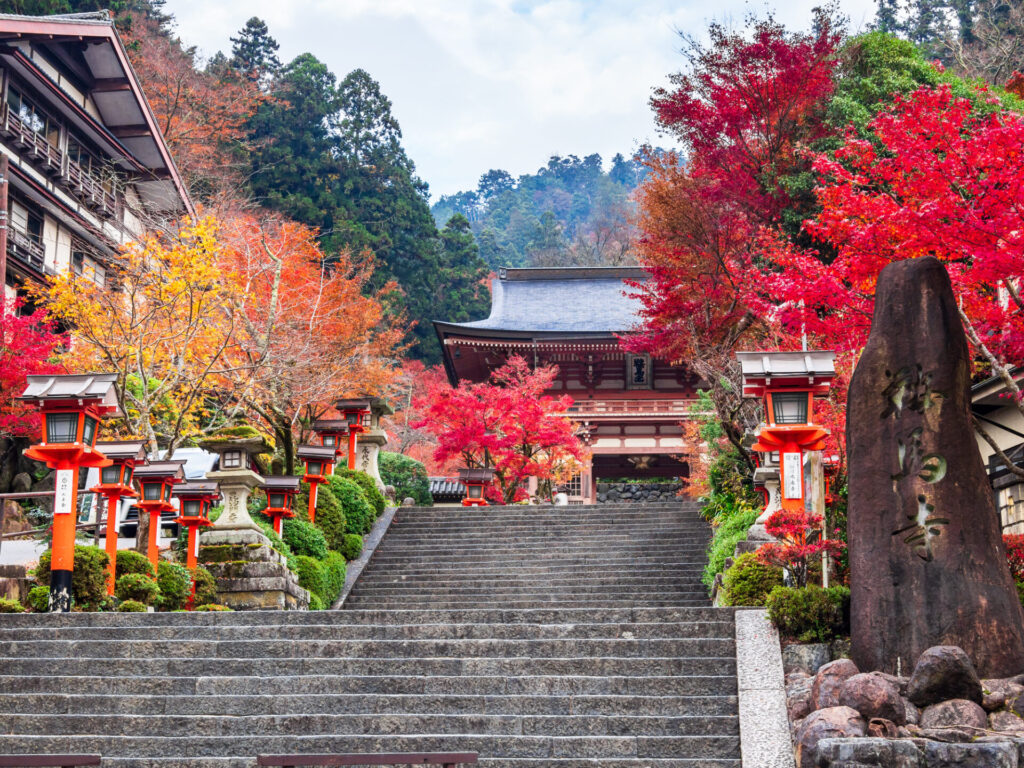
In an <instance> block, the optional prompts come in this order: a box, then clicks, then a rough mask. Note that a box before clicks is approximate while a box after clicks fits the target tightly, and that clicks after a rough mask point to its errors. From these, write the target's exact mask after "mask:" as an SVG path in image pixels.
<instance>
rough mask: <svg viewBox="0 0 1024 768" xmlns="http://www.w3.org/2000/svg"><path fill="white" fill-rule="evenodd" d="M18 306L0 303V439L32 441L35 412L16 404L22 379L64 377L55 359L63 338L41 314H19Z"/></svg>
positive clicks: (36, 430) (37, 422) (37, 421)
mask: <svg viewBox="0 0 1024 768" xmlns="http://www.w3.org/2000/svg"><path fill="white" fill-rule="evenodd" d="M19 309H20V304H18V303H14V304H13V306H12V304H11V303H10V302H3V301H0V437H33V438H34V437H36V436H38V434H39V428H40V419H39V410H38V409H37V408H36V407H34V406H26V405H25V404H24V403H22V402H21V401H20V400H16V399H15V398H17V397H18V395H20V394H21V393H22V392H24V391H25V377H26V376H30V375H33V374H48V373H64V372H65V371H64V368H63V366H61V365H60V364H59V363H58V362H57V356H58V355H59V353H60V352H61V350H62V349H63V348H64V347H65V346H66V345H67V343H68V339H67V337H66V336H65V335H63V334H61V333H58V332H57V329H56V326H55V325H54V324H53V323H52V322H50V321H48V320H47V319H46V313H45V312H44V311H43V310H37V311H35V312H31V313H28V314H19V312H18V310H19Z"/></svg>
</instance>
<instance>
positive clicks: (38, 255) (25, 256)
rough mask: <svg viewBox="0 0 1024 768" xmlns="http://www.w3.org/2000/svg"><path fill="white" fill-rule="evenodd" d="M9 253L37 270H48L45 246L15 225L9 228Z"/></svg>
mask: <svg viewBox="0 0 1024 768" xmlns="http://www.w3.org/2000/svg"><path fill="white" fill-rule="evenodd" d="M7 253H8V254H9V255H10V256H13V257H14V258H16V259H17V260H18V261H20V262H22V263H23V264H27V265H28V266H30V267H32V268H33V269H34V270H36V271H37V272H45V271H46V260H45V251H43V246H42V245H40V244H39V243H37V242H36V241H35V240H33V239H32V238H31V237H29V236H28V235H26V234H25V233H23V232H19V231H18V230H16V229H14V228H13V227H12V228H9V229H8V230H7Z"/></svg>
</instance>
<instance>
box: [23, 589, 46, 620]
mask: <svg viewBox="0 0 1024 768" xmlns="http://www.w3.org/2000/svg"><path fill="white" fill-rule="evenodd" d="M26 602H28V606H29V608H31V609H32V610H33V611H35V612H36V613H46V611H48V610H49V608H50V588H49V587H44V586H43V585H42V584H40V585H39V586H36V587H32V589H30V590H29V591H28V598H27V599H26Z"/></svg>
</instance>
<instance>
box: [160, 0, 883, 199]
mask: <svg viewBox="0 0 1024 768" xmlns="http://www.w3.org/2000/svg"><path fill="white" fill-rule="evenodd" d="M819 3H820V0H797V1H796V2H787V3H785V4H783V5H782V6H781V7H778V8H776V9H775V12H776V17H777V18H778V19H779V20H780V21H782V22H784V23H786V24H787V25H790V26H792V27H794V28H797V27H803V26H805V25H806V24H807V21H808V20H809V18H810V9H811V7H813V6H814V5H816V4H819ZM769 7H770V5H769V4H760V5H756V4H754V5H752V4H750V3H746V2H743V0H723V2H720V3H718V4H717V5H713V6H708V5H705V4H697V3H693V2H683V3H679V2H670V0H250V2H248V3H245V4H244V5H243V4H237V5H230V6H229V5H226V4H225V5H211V4H210V3H209V0H168V2H167V5H166V8H167V10H168V11H170V12H171V13H173V14H175V16H176V17H177V19H178V31H179V33H180V35H181V36H182V38H183V39H184V40H185V41H186V42H187V43H189V44H196V45H198V46H199V47H200V49H201V50H202V51H203V52H204V53H206V54H207V55H209V54H212V53H214V52H216V51H217V50H224V51H227V50H228V49H229V48H230V43H229V41H228V38H229V37H231V36H232V35H234V34H236V33H237V31H238V30H239V29H241V27H242V26H243V25H244V23H245V21H246V19H248V18H249V17H250V16H254V15H255V16H259V17H260V18H262V19H263V20H264V21H266V22H267V24H268V26H269V27H270V31H271V34H272V35H274V37H275V38H277V40H278V41H279V42H280V43H281V54H282V59H283V60H285V61H287V60H289V59H291V58H292V57H294V56H296V55H297V54H299V53H302V52H305V51H309V52H310V53H313V54H314V55H316V56H317V57H318V58H320V59H321V60H323V61H324V62H325V63H326V64H327V65H328V66H329V67H330V68H331V69H332V70H333V71H334V72H335V73H336V74H337V75H338V76H339V78H340V77H344V75H345V74H346V73H347V72H349V71H351V70H352V69H355V68H356V67H362V68H363V69H366V70H367V71H368V72H369V73H370V74H371V75H372V76H373V77H375V78H376V79H377V80H379V81H380V83H381V87H382V89H383V91H384V93H386V94H387V95H388V96H389V97H390V98H391V100H392V102H393V104H394V112H395V115H396V116H397V118H398V120H399V122H400V123H401V125H402V130H403V134H404V143H405V147H406V150H407V151H408V153H409V155H410V157H412V159H413V160H414V161H415V162H416V164H417V168H418V171H419V173H420V175H421V176H422V177H423V178H424V179H425V180H426V181H427V182H428V183H429V184H430V185H431V190H432V192H433V193H434V195H435V196H436V195H438V194H443V193H449V192H455V191H457V190H459V189H469V188H473V187H474V186H475V185H476V180H477V179H478V178H479V176H480V174H482V173H483V172H485V171H487V170H488V169H490V168H505V169H507V170H509V171H510V172H511V173H513V174H520V173H529V172H533V171H535V170H536V169H537V168H538V167H539V166H541V165H543V164H544V163H545V162H546V161H547V158H548V157H549V156H550V155H551V154H555V153H561V154H569V153H573V154H578V155H585V154H590V153H592V152H600V153H601V155H602V156H604V157H605V158H606V159H609V158H610V157H611V156H612V155H613V154H615V153H616V152H624V153H628V152H630V151H632V150H633V149H634V148H635V147H636V146H637V144H638V143H640V142H643V141H649V140H657V139H658V137H657V135H656V133H655V127H654V123H653V120H652V118H651V113H650V109H649V107H648V105H647V101H648V99H649V97H650V93H651V90H652V88H654V87H656V86H658V85H663V84H664V83H665V82H666V77H667V75H668V74H670V73H671V72H674V71H676V70H678V69H679V68H680V67H681V65H682V60H681V58H680V56H679V53H678V48H679V39H678V36H677V31H678V30H683V31H686V32H690V33H694V34H700V33H701V32H702V31H703V30H704V28H705V27H706V25H707V22H708V21H710V20H712V19H715V20H723V19H729V18H732V19H742V17H743V16H744V15H745V14H746V13H747V12H748V11H751V10H753V11H757V12H762V13H763V12H764V10H765V9H766V8H769ZM873 8H874V2H873V0H846V1H845V2H844V10H845V11H846V12H847V13H848V14H849V15H850V17H851V20H852V22H853V26H854V27H855V28H858V27H861V26H863V24H864V23H865V22H866V20H868V19H870V17H871V16H872V14H873ZM661 142H662V143H666V142H667V139H661Z"/></svg>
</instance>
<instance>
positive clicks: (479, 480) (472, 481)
mask: <svg viewBox="0 0 1024 768" xmlns="http://www.w3.org/2000/svg"><path fill="white" fill-rule="evenodd" d="M493 480H494V470H493V469H492V468H490V467H480V468H476V469H460V470H459V481H460V482H461V483H462V484H463V485H464V486H465V487H466V497H465V498H464V499H463V500H462V506H464V507H486V506H489V505H488V504H487V499H485V498H484V491H485V489H486V488H487V486H488V485H490V484H491V482H492V481H493Z"/></svg>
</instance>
